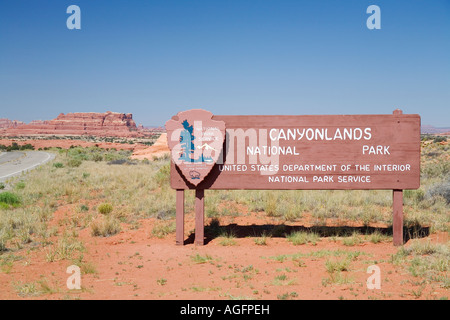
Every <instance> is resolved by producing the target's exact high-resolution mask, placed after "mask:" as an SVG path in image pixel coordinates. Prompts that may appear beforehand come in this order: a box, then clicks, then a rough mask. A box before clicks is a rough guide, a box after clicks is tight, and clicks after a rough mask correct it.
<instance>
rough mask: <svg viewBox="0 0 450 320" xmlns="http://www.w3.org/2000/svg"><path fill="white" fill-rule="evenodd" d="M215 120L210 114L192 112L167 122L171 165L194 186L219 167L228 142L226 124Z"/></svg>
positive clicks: (202, 111)
mask: <svg viewBox="0 0 450 320" xmlns="http://www.w3.org/2000/svg"><path fill="white" fill-rule="evenodd" d="M212 117H213V114H212V113H211V112H209V111H206V110H201V109H193V110H188V111H183V112H179V113H178V114H177V115H176V116H174V117H173V118H172V119H171V120H169V121H167V122H166V130H167V139H168V140H167V142H168V144H169V148H170V150H171V152H172V161H173V162H174V163H175V164H176V165H177V166H178V168H179V169H180V170H181V172H182V173H183V176H184V177H185V178H186V179H187V180H188V181H189V182H190V183H192V184H194V185H195V186H197V185H198V184H199V183H200V182H202V181H203V180H204V178H205V177H206V176H207V175H208V173H209V172H210V171H211V169H212V168H213V166H214V165H215V164H216V162H217V160H218V159H219V156H220V154H221V152H222V148H223V142H224V140H225V122H223V121H216V120H212Z"/></svg>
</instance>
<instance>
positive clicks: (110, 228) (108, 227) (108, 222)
mask: <svg viewBox="0 0 450 320" xmlns="http://www.w3.org/2000/svg"><path fill="white" fill-rule="evenodd" d="M120 230H121V227H120V222H119V220H117V219H116V218H114V217H107V218H105V219H103V220H100V221H94V222H92V224H91V235H92V236H94V237H100V236H101V237H109V236H113V235H115V234H117V233H119V232H120Z"/></svg>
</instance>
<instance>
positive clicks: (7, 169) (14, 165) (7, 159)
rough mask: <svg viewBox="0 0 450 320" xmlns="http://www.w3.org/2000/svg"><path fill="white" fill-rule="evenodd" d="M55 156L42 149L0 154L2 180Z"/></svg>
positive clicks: (0, 176) (0, 177)
mask: <svg viewBox="0 0 450 320" xmlns="http://www.w3.org/2000/svg"><path fill="white" fill-rule="evenodd" d="M54 157H55V156H54V155H53V154H51V153H47V152H42V151H26V152H22V151H13V152H6V153H1V154H0V181H4V180H7V179H9V178H11V177H14V176H16V175H20V174H21V173H22V172H24V171H28V170H32V169H35V168H36V167H38V166H40V165H42V164H44V163H46V162H47V161H50V160H53V158H54Z"/></svg>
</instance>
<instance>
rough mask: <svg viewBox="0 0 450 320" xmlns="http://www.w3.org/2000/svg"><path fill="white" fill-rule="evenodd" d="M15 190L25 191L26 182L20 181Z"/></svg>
mask: <svg viewBox="0 0 450 320" xmlns="http://www.w3.org/2000/svg"><path fill="white" fill-rule="evenodd" d="M15 188H16V189H17V190H23V189H25V182H24V181H19V182H17V183H16V185H15Z"/></svg>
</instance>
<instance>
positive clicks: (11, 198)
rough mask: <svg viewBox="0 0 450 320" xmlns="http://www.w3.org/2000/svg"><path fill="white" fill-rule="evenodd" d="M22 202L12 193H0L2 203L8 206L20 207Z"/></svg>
mask: <svg viewBox="0 0 450 320" xmlns="http://www.w3.org/2000/svg"><path fill="white" fill-rule="evenodd" d="M20 202H21V200H20V197H19V196H18V195H16V194H15V193H12V192H8V191H7V192H2V193H0V203H3V204H7V205H10V206H18V205H19V204H20Z"/></svg>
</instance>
